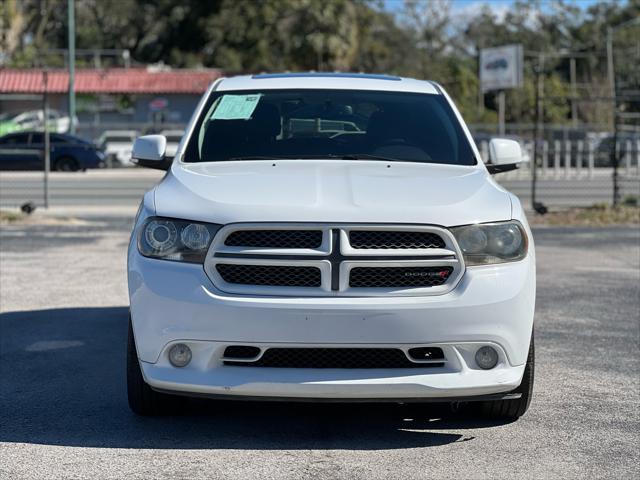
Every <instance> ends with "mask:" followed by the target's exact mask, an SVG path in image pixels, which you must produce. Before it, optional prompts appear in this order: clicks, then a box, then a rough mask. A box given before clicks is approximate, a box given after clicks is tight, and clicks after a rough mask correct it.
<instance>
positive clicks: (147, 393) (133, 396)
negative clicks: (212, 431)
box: [127, 317, 185, 416]
mask: <svg viewBox="0 0 640 480" xmlns="http://www.w3.org/2000/svg"><path fill="white" fill-rule="evenodd" d="M135 342H136V341H135V338H134V336H133V327H132V326H131V317H129V337H128V341H127V397H128V400H129V408H130V409H131V410H132V411H133V412H134V413H136V414H138V415H143V416H151V415H168V414H173V413H178V412H179V410H180V409H181V407H182V406H183V404H184V401H185V399H184V398H182V397H179V396H177V395H167V394H164V393H159V392H156V391H155V390H153V389H152V388H151V387H150V386H149V385H148V384H147V383H146V382H145V381H144V377H143V376H142V370H141V369H140V362H139V360H138V352H137V350H136V343H135Z"/></svg>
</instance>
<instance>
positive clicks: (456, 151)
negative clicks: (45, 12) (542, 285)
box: [127, 73, 536, 419]
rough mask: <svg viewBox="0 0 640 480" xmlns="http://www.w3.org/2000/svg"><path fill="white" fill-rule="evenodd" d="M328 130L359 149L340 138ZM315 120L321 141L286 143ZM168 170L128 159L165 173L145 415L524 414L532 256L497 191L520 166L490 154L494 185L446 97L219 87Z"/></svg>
mask: <svg viewBox="0 0 640 480" xmlns="http://www.w3.org/2000/svg"><path fill="white" fill-rule="evenodd" d="M334 112H343V114H342V116H341V118H340V120H341V122H343V123H342V125H343V127H344V128H348V129H349V131H351V130H353V128H352V125H351V123H353V124H355V125H356V126H357V129H358V130H357V131H361V132H364V133H362V134H357V135H338V136H335V135H332V136H327V135H326V132H324V131H323V129H322V128H321V124H322V121H323V120H326V121H334V120H336V118H335V116H334V115H335V113H334ZM344 112H351V113H350V114H345V113H344ZM345 117H346V118H345ZM312 118H315V119H316V121H317V124H318V128H317V129H316V130H317V134H316V135H315V136H314V135H311V134H310V132H309V131H308V130H304V131H299V130H296V129H293V130H291V129H290V130H288V131H286V132H285V131H284V129H283V126H285V125H290V124H291V120H292V119H294V120H305V119H312ZM294 123H295V122H294ZM338 126H339V125H338V124H337V122H336V124H334V125H333V126H332V128H334V129H335V128H338ZM165 151H166V139H165V138H164V137H162V136H161V135H149V136H143V137H140V138H138V139H137V140H136V142H135V144H134V148H133V154H132V155H133V157H134V159H135V161H137V162H138V163H139V164H140V165H142V166H147V167H152V168H161V169H165V170H167V173H166V175H165V177H164V178H163V179H162V180H161V181H160V183H159V184H158V185H156V186H155V187H154V188H153V189H152V190H150V191H149V192H147V193H146V194H145V196H144V198H143V200H142V203H141V205H140V210H139V213H138V216H137V218H136V221H135V226H134V231H133V234H132V236H131V242H130V244H129V252H128V278H129V298H130V323H129V339H128V354H127V384H128V398H129V405H130V407H131V408H132V410H133V411H134V412H136V413H138V414H143V415H150V414H155V413H159V412H163V411H170V410H171V409H174V408H177V407H180V406H183V405H184V404H183V402H182V401H181V399H182V398H183V397H182V396H190V395H193V396H211V397H215V398H230V399H261V400H282V399H287V400H317V401H343V402H344V401H387V402H406V401H415V402H428V401H439V402H471V401H475V402H478V403H477V404H478V405H479V406H480V409H479V411H480V412H482V413H484V414H486V415H489V416H493V417H502V418H511V419H514V418H518V417H520V416H521V415H523V414H524V412H525V411H526V410H527V408H528V406H529V402H530V401H531V397H532V392H533V390H532V389H533V375H534V342H533V317H534V303H535V288H536V277H535V254H534V247H533V239H532V236H531V231H530V229H529V226H528V224H527V220H526V218H525V214H524V210H523V208H522V206H521V204H520V201H519V200H518V197H516V196H515V195H513V194H511V193H509V192H507V191H505V190H504V189H503V188H501V187H499V186H498V185H497V184H496V183H495V182H494V181H493V179H492V178H491V174H492V173H499V172H504V171H508V170H512V169H514V168H515V167H516V166H517V165H518V164H519V163H520V162H521V161H522V159H523V155H522V150H521V148H520V145H519V144H518V142H516V141H513V140H509V139H492V140H491V142H490V152H491V161H492V162H491V165H488V166H485V165H484V163H483V162H482V160H481V159H480V155H479V152H478V150H477V148H476V147H475V145H474V143H473V138H472V137H471V135H470V133H469V131H468V129H467V127H466V126H465V124H464V123H463V122H462V120H461V117H460V115H459V113H458V111H457V110H456V107H455V106H454V104H453V103H452V101H451V100H450V99H449V97H448V96H447V94H446V93H445V91H444V90H443V89H442V87H441V86H440V85H438V84H436V83H433V82H429V81H418V80H412V79H406V78H399V77H390V76H386V75H366V74H324V73H323V74H318V73H315V74H314V73H310V74H262V75H254V76H243V77H235V78H229V79H222V80H220V81H218V82H216V83H215V85H214V87H212V88H210V89H209V90H208V92H207V93H206V94H205V97H204V98H203V101H202V102H201V104H200V106H199V107H198V109H197V110H196V112H195V113H194V117H193V119H192V122H191V123H190V126H189V128H188V130H187V131H186V133H185V139H184V141H183V142H182V144H181V147H180V148H179V150H178V151H177V153H176V155H175V158H174V159H173V160H172V161H167V159H166V157H165Z"/></svg>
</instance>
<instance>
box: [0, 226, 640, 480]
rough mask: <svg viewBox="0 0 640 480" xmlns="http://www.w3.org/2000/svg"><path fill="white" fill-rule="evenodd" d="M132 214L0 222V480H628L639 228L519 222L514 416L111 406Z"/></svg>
mask: <svg viewBox="0 0 640 480" xmlns="http://www.w3.org/2000/svg"><path fill="white" fill-rule="evenodd" d="M131 221H132V219H131V218H130V217H127V218H115V217H111V218H92V219H91V220H90V221H82V220H76V221H74V222H72V223H70V224H65V223H61V224H56V223H55V222H54V223H53V224H50V225H28V226H9V227H8V226H3V228H2V230H1V231H0V235H1V236H0V245H1V250H0V312H2V313H0V332H1V335H0V478H3V479H4V478H6V479H49V478H56V479H63V478H93V479H122V478H129V479H150V478H190V479H198V478H224V479H243V480H246V479H253V478H264V479H272V478H331V479H358V478H363V479H364V478H366V479H388V478H403V479H418V478H474V479H476V478H500V479H502V478H562V479H567V478H580V479H581V478H592V477H595V478H603V477H607V478H638V476H639V475H640V468H639V465H640V418H639V416H640V410H639V404H640V398H639V392H640V377H639V375H638V370H639V368H640V353H639V350H638V338H639V334H640V332H639V315H638V314H639V295H640V281H639V280H640V267H639V265H640V247H639V245H640V233H639V232H638V229H637V228H623V227H620V228H608V229H558V228H539V229H537V230H535V239H536V242H537V252H538V266H539V267H538V268H539V272H538V286H539V288H538V303H537V312H536V347H537V366H536V383H535V395H534V400H533V403H532V405H531V409H530V410H529V412H528V413H527V414H526V415H525V416H524V417H523V418H521V419H520V420H519V421H517V422H514V423H495V422H488V421H478V420H474V419H473V417H472V416H469V415H465V414H460V413H458V414H454V413H451V412H450V411H449V410H448V409H447V408H446V407H444V406H442V407H438V406H433V405H432V406H416V405H409V406H381V405H378V406H363V405H357V406H341V405H330V406H327V405H295V404H261V403H231V404H229V403H225V402H213V401H204V400H199V401H193V402H191V404H190V408H189V410H188V412H187V413H185V414H184V415H182V416H175V417H163V418H139V417H136V416H135V415H133V414H132V413H131V412H130V411H129V410H128V408H127V404H126V393H125V376H124V372H125V343H126V334H127V293H126V275H125V250H126V245H127V241H128V235H129V228H130V223H131Z"/></svg>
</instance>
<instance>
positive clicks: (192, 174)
mask: <svg viewBox="0 0 640 480" xmlns="http://www.w3.org/2000/svg"><path fill="white" fill-rule="evenodd" d="M155 207H156V214H157V215H160V216H166V217H174V218H184V219H190V220H200V221H206V222H213V223H220V224H227V223H234V222H328V223H329V222H345V223H350V222H358V223H362V222H366V223H422V224H435V225H443V226H453V225H463V224H468V223H477V222H489V221H499V220H509V219H511V201H510V198H509V194H508V193H507V192H506V191H505V190H504V189H502V188H501V187H500V186H498V185H497V184H496V183H495V182H494V181H493V180H492V179H491V177H490V175H489V174H488V173H487V172H486V170H485V169H483V168H478V167H477V166H471V167H467V166H459V165H436V164H422V163H408V162H394V163H387V162H380V161H359V160H357V161H336V160H284V161H238V162H218V163H194V164H184V163H183V164H180V163H177V162H174V164H173V166H172V168H171V170H170V171H169V172H168V173H167V175H166V177H165V178H164V179H163V181H162V182H161V183H160V184H159V185H158V186H157V187H156V191H155Z"/></svg>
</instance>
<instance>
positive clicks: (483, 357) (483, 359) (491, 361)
mask: <svg viewBox="0 0 640 480" xmlns="http://www.w3.org/2000/svg"><path fill="white" fill-rule="evenodd" d="M476 363H477V364H478V366H479V367H480V368H482V369H483V370H490V369H492V368H493V367H495V366H496V365H497V364H498V352H496V349H495V348H493V347H486V346H485V347H480V348H479V349H478V351H477V352H476Z"/></svg>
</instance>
